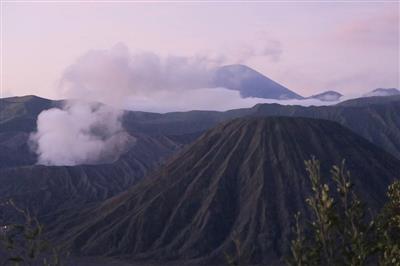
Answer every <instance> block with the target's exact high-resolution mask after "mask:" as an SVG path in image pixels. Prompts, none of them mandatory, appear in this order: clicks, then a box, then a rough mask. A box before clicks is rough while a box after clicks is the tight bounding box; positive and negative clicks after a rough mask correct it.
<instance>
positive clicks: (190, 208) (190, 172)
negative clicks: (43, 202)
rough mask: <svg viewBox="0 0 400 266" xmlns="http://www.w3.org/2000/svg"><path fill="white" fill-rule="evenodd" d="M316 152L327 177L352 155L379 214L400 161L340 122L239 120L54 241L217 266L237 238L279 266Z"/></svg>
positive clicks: (79, 248)
mask: <svg viewBox="0 0 400 266" xmlns="http://www.w3.org/2000/svg"><path fill="white" fill-rule="evenodd" d="M313 155H315V156H316V157H317V158H319V159H320V160H321V161H322V162H323V164H322V172H323V173H324V174H325V175H326V174H327V173H329V169H330V166H331V165H332V164H339V163H340V162H341V160H342V159H343V158H346V159H347V165H348V169H349V170H350V171H351V173H352V181H353V182H354V183H355V185H356V190H357V192H358V193H359V195H360V196H361V198H363V199H365V200H366V201H367V202H368V203H369V205H368V206H369V207H370V208H371V209H372V210H376V208H377V207H379V206H381V204H382V203H383V201H384V199H385V191H386V188H387V185H388V184H389V183H391V182H392V181H393V180H395V178H398V174H399V173H400V163H399V160H397V159H395V158H394V157H393V156H391V155H389V154H388V153H386V152H385V151H383V150H382V149H379V148H377V147H375V146H374V145H372V144H371V143H370V142H368V141H366V140H365V139H363V138H361V137H359V136H358V135H356V134H354V133H352V132H351V131H350V130H348V129H346V128H344V127H342V126H340V125H339V124H337V123H334V122H330V121H326V120H315V119H306V118H285V117H275V118H242V119H235V120H233V121H231V122H227V123H223V124H221V125H219V126H217V127H216V128H214V129H212V130H209V131H208V132H206V133H205V134H204V135H202V136H201V137H200V138H199V139H198V140H197V141H196V142H195V143H193V144H192V145H191V146H190V147H188V148H186V149H185V150H183V151H181V152H180V153H179V154H178V155H177V156H175V157H174V158H173V159H171V160H169V162H167V163H166V164H165V165H164V166H163V167H161V168H160V169H159V170H157V171H155V172H154V173H153V174H152V175H150V176H149V177H148V178H146V179H145V180H143V181H142V182H141V183H139V184H138V185H136V186H134V187H132V188H131V189H130V190H128V191H126V192H124V193H121V194H120V195H117V196H115V197H113V198H111V199H109V200H107V201H105V202H103V203H101V204H99V205H98V206H96V207H94V208H92V207H89V208H87V209H86V210H84V211H81V212H73V213H71V214H69V215H65V216H62V219H61V220H59V222H58V223H57V226H55V227H54V228H53V230H54V231H53V234H54V235H53V236H57V237H58V239H63V241H64V242H66V243H69V245H70V246H72V247H73V248H74V250H75V251H76V252H78V253H79V254H84V255H101V256H119V255H120V256H127V257H129V258H131V259H133V260H136V259H152V260H160V261H163V260H191V259H193V260H195V261H197V262H207V263H211V262H218V261H219V262H221V261H223V257H224V255H223V254H224V252H228V253H229V252H233V250H234V247H233V244H232V237H234V235H236V236H237V237H238V238H240V241H241V243H242V245H243V251H246V250H247V251H248V252H249V251H250V250H252V260H253V262H258V263H260V262H264V263H266V262H268V263H270V264H272V262H274V261H275V262H276V261H279V260H280V259H281V258H282V256H283V254H285V252H287V251H288V245H289V236H290V230H291V224H292V222H293V215H294V213H295V212H296V211H302V213H303V214H307V211H306V203H305V201H304V199H305V198H306V197H307V195H309V193H310V184H309V181H308V178H307V176H306V173H305V170H304V160H307V159H310V158H311V157H312V156H313ZM324 182H329V181H324Z"/></svg>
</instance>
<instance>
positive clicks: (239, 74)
mask: <svg viewBox="0 0 400 266" xmlns="http://www.w3.org/2000/svg"><path fill="white" fill-rule="evenodd" d="M213 85H214V86H217V87H225V88H227V89H231V90H237V91H239V92H240V96H241V97H242V98H248V97H256V98H265V99H280V100H286V99H303V97H302V96H300V95H298V94H297V93H295V92H293V91H291V90H289V89H288V88H286V87H284V86H282V85H281V84H279V83H277V82H275V81H273V80H271V79H269V78H267V77H266V76H264V75H263V74H261V73H259V72H257V71H255V70H254V69H252V68H250V67H248V66H245V65H228V66H223V67H220V68H218V69H217V70H216V71H215V73H214V81H213Z"/></svg>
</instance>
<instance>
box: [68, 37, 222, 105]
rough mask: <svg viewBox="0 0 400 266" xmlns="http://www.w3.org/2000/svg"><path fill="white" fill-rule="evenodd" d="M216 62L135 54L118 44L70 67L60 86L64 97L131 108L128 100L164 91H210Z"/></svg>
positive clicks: (95, 51)
mask: <svg viewBox="0 0 400 266" xmlns="http://www.w3.org/2000/svg"><path fill="white" fill-rule="evenodd" d="M213 67H215V62H214V61H213V60H210V59H209V58H207V57H204V56H195V57H181V56H167V57H160V56H158V55H156V54H154V53H148V52H142V53H137V54H131V53H130V52H129V50H128V48H127V47H126V46H124V45H123V44H118V45H116V46H114V47H112V48H111V49H109V50H93V51H89V52H88V53H86V54H84V55H83V56H81V57H80V58H79V59H78V60H77V61H76V62H75V63H74V64H72V65H71V66H69V67H68V68H67V69H66V71H65V72H64V74H63V77H62V79H61V82H60V87H61V91H62V94H63V96H64V97H67V98H71V97H77V98H79V99H86V100H95V101H100V102H104V103H107V104H110V105H113V106H117V107H121V106H125V105H129V103H127V102H126V97H127V96H132V97H134V96H136V97H139V98H140V97H150V96H151V95H153V94H157V93H159V92H160V91H186V90H190V89H198V88H206V87H209V86H210V83H211V79H212V72H211V69H212V68H213Z"/></svg>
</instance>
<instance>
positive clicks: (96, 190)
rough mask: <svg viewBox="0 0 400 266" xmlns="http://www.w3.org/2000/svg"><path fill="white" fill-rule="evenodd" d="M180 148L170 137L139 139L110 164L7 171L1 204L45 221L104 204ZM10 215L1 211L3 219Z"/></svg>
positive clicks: (0, 191) (1, 178)
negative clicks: (87, 205)
mask: <svg viewBox="0 0 400 266" xmlns="http://www.w3.org/2000/svg"><path fill="white" fill-rule="evenodd" d="M179 148H180V145H178V144H176V143H175V142H174V141H171V140H170V139H168V138H166V137H157V138H156V137H147V136H139V137H138V139H137V142H136V144H135V145H134V146H133V147H132V148H131V150H130V151H129V152H128V153H126V154H124V155H123V156H122V157H121V158H120V159H119V160H118V161H116V162H114V163H110V164H100V165H79V166H43V165H34V166H24V167H14V168H3V169H1V171H0V183H1V186H0V202H3V201H6V200H7V199H9V198H12V199H14V201H16V202H17V204H18V205H19V206H20V207H24V208H28V209H30V210H31V211H33V212H34V213H36V214H37V215H38V216H39V217H41V216H43V215H49V214H51V213H53V212H55V211H60V210H62V209H68V208H73V207H77V206H81V205H82V204H85V203H89V202H95V201H100V200H104V199H107V198H109V197H111V196H113V195H115V194H117V193H118V192H121V191H124V190H126V189H127V188H128V187H130V186H132V185H133V184H135V183H136V182H137V181H139V180H140V179H141V178H143V176H144V175H145V174H147V172H148V171H149V170H151V169H153V168H154V167H155V166H156V165H158V164H159V163H160V162H161V161H162V160H163V159H165V158H166V157H168V156H170V155H171V154H172V153H173V152H174V151H176V150H178V149H179ZM10 214H13V212H10V211H9V210H7V209H2V211H1V210H0V218H1V217H3V219H7V217H8V216H9V215H10ZM0 220H1V219H0Z"/></svg>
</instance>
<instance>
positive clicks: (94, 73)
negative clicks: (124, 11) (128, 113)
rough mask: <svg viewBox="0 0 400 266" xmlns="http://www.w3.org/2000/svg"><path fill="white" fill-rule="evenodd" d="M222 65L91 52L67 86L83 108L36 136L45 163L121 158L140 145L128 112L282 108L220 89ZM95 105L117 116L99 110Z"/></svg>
mask: <svg viewBox="0 0 400 266" xmlns="http://www.w3.org/2000/svg"><path fill="white" fill-rule="evenodd" d="M221 63H223V58H222V59H221V57H215V58H210V57H207V56H194V57H182V56H167V57H160V56H157V55H155V54H153V53H135V54H131V53H130V52H129V50H128V49H127V47H125V46H124V45H123V44H118V45H116V46H114V47H112V48H111V49H109V50H93V51H89V52H87V53H86V54H84V55H83V56H81V57H80V58H78V60H77V61H76V62H75V63H74V64H72V65H71V66H69V67H68V68H67V69H66V70H65V72H64V74H63V76H62V78H61V80H60V96H62V97H65V98H68V99H78V100H79V101H68V102H67V104H66V105H65V106H64V107H63V108H61V109H51V110H47V111H44V112H42V113H41V114H40V115H39V117H38V121H37V132H35V133H33V134H32V135H31V142H32V143H33V145H32V146H33V147H34V150H35V151H36V153H37V154H38V156H39V161H38V163H40V164H47V165H76V164H93V163H102V162H109V161H112V160H115V159H116V158H118V157H119V156H120V155H121V154H122V153H123V152H124V151H125V149H124V148H126V147H127V146H128V145H127V144H128V143H132V137H129V135H128V134H127V133H126V132H124V130H123V127H122V125H121V122H120V119H121V116H122V112H121V111H116V110H121V109H130V110H142V111H157V112H167V111H186V110H196V109H197V110H227V109H234V108H241V107H251V106H253V105H255V104H257V103H262V102H276V100H267V99H259V98H246V99H242V98H241V96H240V93H239V92H238V91H233V90H229V89H226V88H212V87H213V85H212V83H213V82H212V80H213V73H214V72H213V71H214V70H215V68H216V67H218V66H219V65H220V64H221ZM93 101H95V102H102V103H105V104H107V105H108V106H112V107H113V108H116V109H111V108H107V107H105V106H102V105H93V104H91V103H90V102H93ZM285 103H288V104H299V103H300V104H313V103H321V102H320V101H314V102H311V101H303V102H301V101H297V102H296V103H295V102H289V101H286V102H285Z"/></svg>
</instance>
